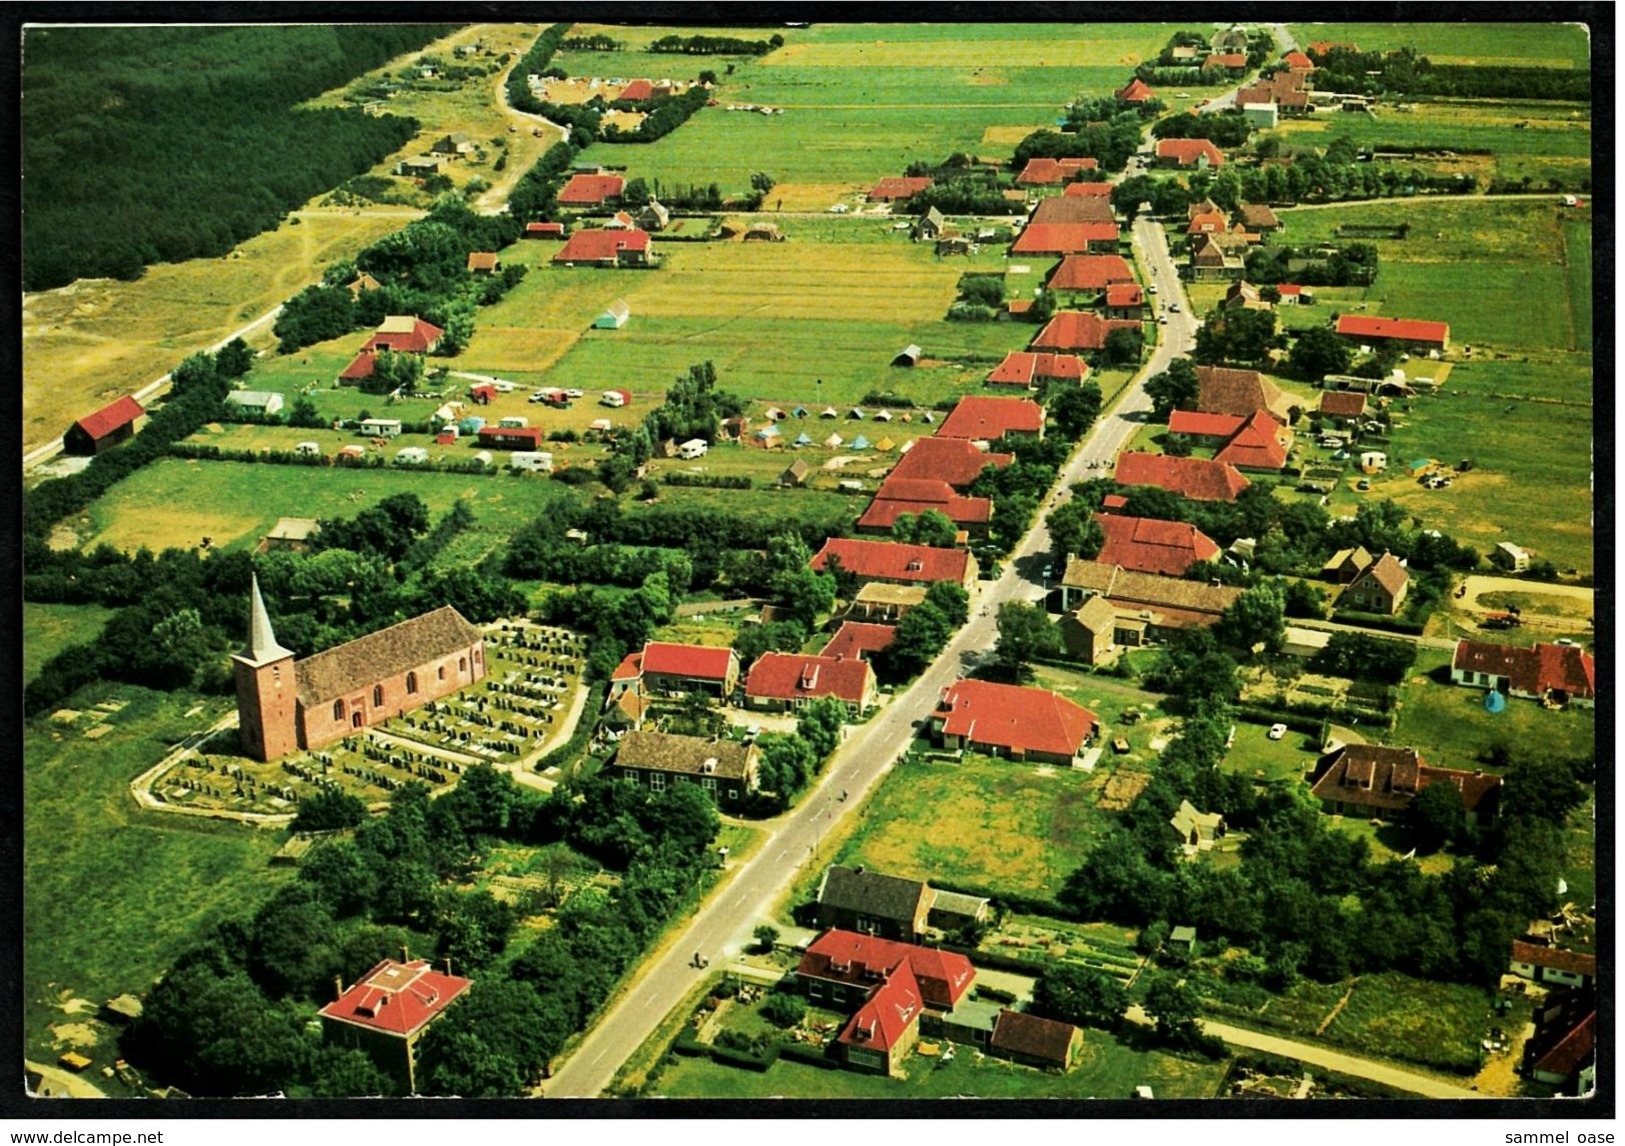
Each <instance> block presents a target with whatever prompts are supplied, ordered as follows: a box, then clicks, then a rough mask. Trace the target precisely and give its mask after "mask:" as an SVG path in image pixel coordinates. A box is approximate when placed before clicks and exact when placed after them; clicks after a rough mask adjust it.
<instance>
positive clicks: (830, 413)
mask: <svg viewBox="0 0 1625 1146" xmlns="http://www.w3.org/2000/svg"><path fill="white" fill-rule="evenodd" d="M818 416H819V417H820V418H839V417H840V415H839V414H837V413H836V412H835V407H834V406H825V407H824V412H823V413H822V414H820V415H818Z"/></svg>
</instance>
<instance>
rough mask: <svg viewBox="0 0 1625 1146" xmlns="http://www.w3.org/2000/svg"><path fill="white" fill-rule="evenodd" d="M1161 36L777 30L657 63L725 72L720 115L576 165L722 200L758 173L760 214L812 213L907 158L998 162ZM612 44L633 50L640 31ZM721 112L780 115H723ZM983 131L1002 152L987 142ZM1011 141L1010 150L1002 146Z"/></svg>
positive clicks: (968, 29)
mask: <svg viewBox="0 0 1625 1146" xmlns="http://www.w3.org/2000/svg"><path fill="white" fill-rule="evenodd" d="M589 27H590V26H588V25H582V26H581V27H580V28H578V31H580V30H582V29H585V28H589ZM666 31H667V30H666V29H650V30H648V31H647V35H648V36H649V38H651V39H652V38H654V37H656V36H659V35H662V34H664V33H665V32H666ZM684 31H688V30H687V29H685V30H684ZM1170 31H1171V29H1169V28H1164V27H1160V26H1157V25H1147V24H1112V25H1078V24H1059V25H999V24H984V25H975V26H964V25H960V26H949V25H940V24H828V25H823V24H820V25H814V26H813V27H810V28H806V29H787V30H784V31H783V32H782V34H783V35H784V38H785V41H786V43H785V45H784V46H783V47H782V48H780V49H778V50H777V51H775V52H772V53H770V54H768V55H767V56H763V57H760V58H740V57H709V58H702V60H704V62H700V61H692V60H689V59H681V60H680V61H677V62H666V61H669V60H671V57H661V56H657V57H654V60H653V61H652V62H651V65H650V66H651V68H652V69H654V71H655V74H657V75H670V74H671V73H672V69H673V68H674V67H678V70H679V72H680V71H681V70H682V68H681V66H679V65H686V66H687V67H690V68H698V67H712V68H713V69H714V70H716V71H718V72H719V74H720V73H721V71H722V70H723V68H724V67H725V66H726V65H727V64H730V63H731V64H733V65H734V66H735V70H734V73H733V74H732V75H731V76H723V77H722V78H723V85H722V87H721V88H720V89H719V90H718V92H717V99H718V101H719V102H720V103H721V104H722V105H723V106H722V107H717V108H707V109H705V110H703V111H701V112H700V114H698V115H696V116H695V117H694V118H693V119H692V120H690V121H689V122H688V123H687V124H686V125H684V127H683V129H682V130H680V131H677V132H673V133H672V134H671V135H669V136H667V137H666V138H664V139H662V140H659V141H658V142H656V143H654V144H651V145H649V146H647V147H639V148H638V149H637V155H636V157H635V159H633V157H630V156H625V152H626V151H627V150H628V149H627V148H625V147H620V146H613V145H602V144H601V145H598V146H596V147H593V148H591V149H589V150H588V151H587V153H586V158H588V159H593V160H597V161H599V162H602V163H625V162H628V161H632V162H635V163H636V171H635V173H636V174H642V175H645V176H649V177H655V178H659V179H661V180H662V181H663V182H665V183H667V184H683V185H686V184H690V183H693V184H698V185H700V186H705V185H707V184H709V183H712V182H716V183H718V184H719V185H720V186H721V188H722V190H723V192H724V193H725V194H728V193H737V192H740V191H744V190H748V189H749V186H750V182H749V180H750V175H751V173H752V172H754V171H765V172H767V173H768V174H770V175H772V176H773V177H774V178H775V179H777V180H778V182H779V184H780V186H778V187H775V188H774V190H773V192H772V193H771V196H770V199H769V201H770V202H777V201H778V200H780V199H782V200H783V205H784V207H785V209H787V210H820V209H822V208H824V207H827V206H828V205H829V204H830V203H833V202H835V201H836V200H837V199H839V198H841V197H842V196H843V195H847V194H850V193H852V192H854V191H859V190H863V189H866V188H867V187H869V186H871V185H872V184H873V183H874V182H875V180H877V179H878V178H880V177H881V176H884V175H900V174H902V169H903V168H904V167H905V166H907V165H908V164H909V163H910V162H913V161H916V160H928V161H940V160H941V159H943V158H945V157H946V156H947V155H949V154H951V153H952V152H956V151H963V152H968V153H971V154H986V155H988V157H990V158H998V159H1000V160H1004V159H1008V158H1009V152H1010V149H1011V148H1012V147H1013V146H1014V144H1015V142H1017V140H1019V138H1020V136H1021V135H1025V134H1026V132H1027V131H1030V130H1033V129H1036V128H1038V127H1041V126H1049V125H1053V124H1054V122H1055V120H1056V119H1057V118H1058V116H1059V113H1060V110H1061V108H1062V106H1063V105H1064V104H1065V103H1067V102H1068V101H1069V100H1071V99H1073V98H1075V97H1076V96H1078V95H1080V94H1086V95H1102V94H1105V93H1106V92H1109V91H1111V90H1112V89H1113V88H1116V87H1120V86H1121V85H1122V84H1123V82H1124V77H1125V75H1126V73H1127V72H1128V71H1129V70H1130V69H1132V68H1133V67H1134V65H1135V64H1137V63H1139V62H1140V61H1141V60H1142V59H1145V58H1146V57H1148V56H1153V55H1155V54H1156V53H1157V51H1158V50H1160V48H1161V47H1162V45H1163V43H1164V42H1165V41H1166V39H1167V37H1168V34H1169V32H1170ZM611 34H613V35H615V36H616V37H617V38H620V39H625V40H628V41H630V39H631V37H632V36H634V35H637V34H638V33H632V32H630V30H628V29H624V28H616V29H613V30H612V31H611ZM735 34H737V33H735ZM633 58H635V57H632V56H630V55H629V54H628V53H615V54H613V55H612V56H609V57H607V58H606V57H598V56H586V57H580V56H571V55H569V54H564V55H561V58H560V62H561V64H563V65H564V66H567V67H569V68H570V69H571V70H572V72H574V71H576V70H577V69H578V68H589V69H591V68H597V69H599V71H600V74H602V69H604V68H613V69H614V71H613V72H612V74H613V75H616V76H630V75H631V74H632V73H631V72H630V71H629V70H628V69H629V68H630V67H631V64H630V63H628V62H627V61H628V60H629V59H633ZM578 61H579V62H578ZM922 65H925V66H922ZM639 74H641V73H639ZM730 103H733V104H742V103H752V104H767V105H771V106H773V107H782V108H784V109H785V112H784V114H783V115H773V116H763V115H758V114H752V113H749V112H729V111H727V110H726V105H728V104H730ZM1011 128H1017V129H1019V134H1016V133H1015V132H1011V131H1009V130H1008V129H1011ZM990 133H998V134H997V137H998V138H999V139H1000V142H999V143H997V144H994V145H992V146H989V145H988V144H986V143H985V142H984V139H985V138H986V137H987V136H988V135H989V134H990ZM1011 134H1015V135H1016V138H1015V139H1008V142H1005V141H1004V140H1005V139H1007V138H1008V136H1009V135H1011Z"/></svg>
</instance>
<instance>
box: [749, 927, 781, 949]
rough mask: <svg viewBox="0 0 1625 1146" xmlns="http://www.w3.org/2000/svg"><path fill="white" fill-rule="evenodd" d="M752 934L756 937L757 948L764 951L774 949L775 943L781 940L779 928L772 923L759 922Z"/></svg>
mask: <svg viewBox="0 0 1625 1146" xmlns="http://www.w3.org/2000/svg"><path fill="white" fill-rule="evenodd" d="M751 934H752V935H753V936H755V938H756V950H758V951H761V952H764V953H766V952H770V951H772V950H773V945H774V944H775V943H777V942H778V941H779V929H778V928H777V927H774V926H773V925H772V924H771V923H762V924H758V925H757V927H756V929H755V930H754V931H752V932H751Z"/></svg>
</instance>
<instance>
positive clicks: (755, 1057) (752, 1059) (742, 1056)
mask: <svg viewBox="0 0 1625 1146" xmlns="http://www.w3.org/2000/svg"><path fill="white" fill-rule="evenodd" d="M780 1050H781V1048H780V1047H778V1046H773V1047H770V1048H769V1049H768V1050H766V1051H764V1052H763V1053H761V1054H751V1053H749V1052H748V1051H739V1050H730V1049H729V1048H727V1047H719V1046H713V1047H712V1048H711V1061H712V1062H720V1063H722V1064H723V1065H724V1066H742V1067H744V1068H745V1069H746V1070H757V1071H765V1070H767V1069H768V1068H769V1067H771V1066H772V1065H773V1064H774V1063H776V1062H778V1061H779V1052H780Z"/></svg>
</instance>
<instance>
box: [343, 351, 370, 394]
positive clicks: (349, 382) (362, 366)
mask: <svg viewBox="0 0 1625 1146" xmlns="http://www.w3.org/2000/svg"><path fill="white" fill-rule="evenodd" d="M377 368H378V354H377V352H376V351H372V350H363V351H362V352H361V353H360V354H357V355H356V356H355V357H354V358H352V359H350V364H349V365H348V366H346V367H345V368H344V369H343V370H341V371H340V372H339V384H340V385H341V386H357V385H360V384H361V383H362V382H365V381H366V380H367V379H368V378H371V377H372V375H373V371H375V370H376V369H377Z"/></svg>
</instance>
